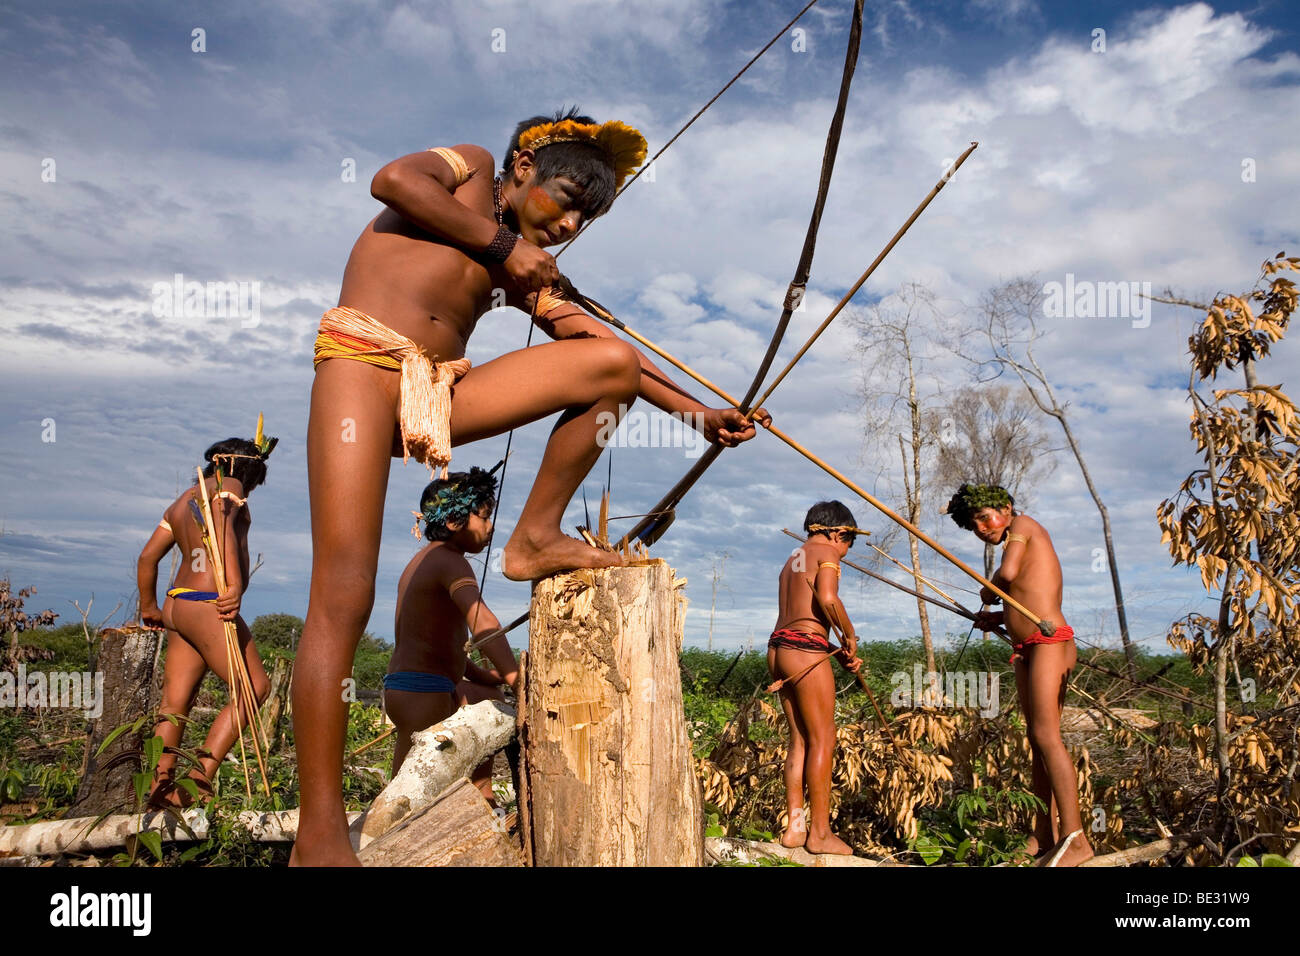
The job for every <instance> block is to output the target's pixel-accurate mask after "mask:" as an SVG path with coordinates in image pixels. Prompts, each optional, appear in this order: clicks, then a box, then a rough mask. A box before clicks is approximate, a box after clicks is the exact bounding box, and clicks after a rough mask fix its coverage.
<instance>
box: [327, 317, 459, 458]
mask: <svg viewBox="0 0 1300 956" xmlns="http://www.w3.org/2000/svg"><path fill="white" fill-rule="evenodd" d="M332 358H346V359H353V360H355V361H359V362H366V363H368V364H370V365H376V366H378V367H380V368H386V369H394V370H400V371H401V373H402V393H401V394H402V398H401V408H400V411H399V414H398V423H399V425H400V426H401V429H402V460H403V461H404V462H405V461H409V460H410V459H411V458H415V459H416V460H417V461H420V462H422V463H423V464H424V465H426V466H427V467H428V468H429V470H430V472H434V473H436V474H437V475H438V476H439V477H442V478H445V477H447V466H448V465H449V464H451V387H452V385H454V384H455V383H456V381H457V380H458V379H460V378H461V377H462V376H463V375H464V374H465V373H466V372H468V371H469V369H470V361H469V359H465V358H459V359H449V360H447V361H445V362H438V363H434V362H431V361H430V360H429V356H428V355H427V354H425V351H424V349H422V348H420V346H418V345H416V344H415V343H414V342H412V341H411V340H410V339H408V338H407V337H406V336H404V335H402V334H401V333H399V332H394V331H393V330H392V329H390V328H389V327H388V326H386V325H384V324H383V323H382V322H379V321H377V320H376V319H374V318H372V317H370V316H369V315H366V313H364V312H361V311H358V310H357V309H349V308H344V307H339V308H334V309H330V310H329V311H328V312H326V313H325V314H324V315H323V316H322V317H321V323H320V331H319V332H318V333H317V335H316V349H315V357H314V361H313V364H314V365H316V366H319V365H320V363H321V362H324V361H327V360H328V359H332Z"/></svg>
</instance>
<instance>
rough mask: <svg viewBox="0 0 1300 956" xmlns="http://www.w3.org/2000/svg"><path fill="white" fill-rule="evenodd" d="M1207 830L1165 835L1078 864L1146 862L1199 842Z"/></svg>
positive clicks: (1106, 864)
mask: <svg viewBox="0 0 1300 956" xmlns="http://www.w3.org/2000/svg"><path fill="white" fill-rule="evenodd" d="M1209 832H1210V831H1209V830H1204V831H1202V830H1197V831H1196V832H1195V833H1185V834H1183V835H1182V836H1171V837H1167V838H1166V839H1163V840H1156V841H1155V842H1153V843H1144V844H1142V845H1141V846H1134V847H1129V848H1128V849H1127V850H1119V851H1118V852H1115V853H1107V854H1105V855H1104V856H1094V857H1093V858H1092V859H1091V860H1084V861H1083V862H1082V863H1080V864H1079V865H1080V866H1132V865H1133V864H1134V863H1146V862H1149V861H1151V860H1158V859H1160V858H1161V857H1162V856H1164V855H1166V854H1167V853H1173V852H1174V851H1175V850H1185V849H1187V848H1188V847H1190V846H1195V845H1196V844H1198V843H1200V842H1201V837H1202V836H1204V835H1205V834H1208V833H1209Z"/></svg>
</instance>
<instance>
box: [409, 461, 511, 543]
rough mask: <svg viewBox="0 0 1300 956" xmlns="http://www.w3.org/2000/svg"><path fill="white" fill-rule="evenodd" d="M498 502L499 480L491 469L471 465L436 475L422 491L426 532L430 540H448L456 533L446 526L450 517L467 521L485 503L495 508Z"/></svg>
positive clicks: (421, 514)
mask: <svg viewBox="0 0 1300 956" xmlns="http://www.w3.org/2000/svg"><path fill="white" fill-rule="evenodd" d="M493 471H495V469H493ZM496 503H497V480H496V479H495V478H494V477H492V472H491V471H484V470H483V469H482V468H471V469H470V470H469V471H453V472H452V473H451V474H450V475H448V476H447V477H446V478H435V479H434V480H433V481H431V482H429V483H428V484H427V485H426V486H425V488H424V493H423V494H421V495H420V517H421V518H423V519H424V536H425V537H426V538H428V539H429V540H430V541H446V540H448V539H449V538H450V537H451V536H452V535H453V534H455V533H456V532H455V531H452V530H451V529H450V528H448V527H447V522H448V521H451V522H460V521H466V520H468V519H469V516H470V515H471V514H472V513H473V512H476V511H478V510H480V509H481V508H482V507H483V506H484V505H487V506H488V507H489V508H493V507H496Z"/></svg>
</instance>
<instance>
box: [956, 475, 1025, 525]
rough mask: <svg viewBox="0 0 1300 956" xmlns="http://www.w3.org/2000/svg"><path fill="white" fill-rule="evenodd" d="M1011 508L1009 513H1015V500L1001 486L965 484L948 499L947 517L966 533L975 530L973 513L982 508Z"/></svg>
mask: <svg viewBox="0 0 1300 956" xmlns="http://www.w3.org/2000/svg"><path fill="white" fill-rule="evenodd" d="M1007 505H1010V506H1011V513H1012V514H1015V513H1016V499H1015V498H1013V497H1011V492H1009V491H1007V489H1005V488H1003V487H1002V486H1001V485H976V484H971V483H969V482H967V483H966V484H964V485H962V486H961V487H960V488H958V489H957V490H956V492H954V493H953V496H952V497H951V498H950V499H948V507H947V511H948V517H950V518H952V520H953V521H955V522H956V523H957V527H959V528H965V529H966V530H967V531H974V530H975V513H976V512H978V511H980V510H982V509H984V508H1002V507H1005V506H1007Z"/></svg>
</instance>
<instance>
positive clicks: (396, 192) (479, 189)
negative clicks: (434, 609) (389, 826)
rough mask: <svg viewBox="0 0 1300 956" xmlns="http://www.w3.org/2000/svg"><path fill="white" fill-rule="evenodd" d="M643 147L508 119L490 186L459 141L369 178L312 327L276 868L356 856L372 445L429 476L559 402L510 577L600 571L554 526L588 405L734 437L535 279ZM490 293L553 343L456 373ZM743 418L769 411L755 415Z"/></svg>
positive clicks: (600, 207)
mask: <svg viewBox="0 0 1300 956" xmlns="http://www.w3.org/2000/svg"><path fill="white" fill-rule="evenodd" d="M644 158H645V140H644V138H643V137H642V136H641V134H640V133H638V132H637V131H636V130H634V129H631V128H630V127H627V126H624V125H623V124H621V123H616V122H613V123H605V124H603V125H597V124H596V123H595V121H594V120H591V118H590V117H586V116H578V115H576V113H574V112H573V111H571V112H569V113H567V114H564V115H560V114H557V115H556V116H554V117H546V116H537V117H533V118H532V119H528V120H525V121H524V122H522V123H520V124H519V126H518V128H517V129H516V131H515V135H514V136H513V138H512V139H511V141H510V145H509V147H508V148H507V150H506V153H505V157H504V161H503V167H504V169H503V172H502V173H501V175H499V176H497V177H495V178H494V177H493V174H492V171H493V169H494V163H493V160H492V156H491V155H490V154H489V153H488V151H487V150H485V149H483V148H482V147H480V146H472V145H468V144H462V145H460V146H456V147H454V148H450V149H448V148H445V147H439V148H436V149H432V150H428V151H425V152H421V153H413V154H411V155H409V156H404V157H402V158H401V159H398V160H395V161H393V162H391V163H389V164H388V165H387V166H385V167H384V168H383V169H381V170H380V171H379V172H378V174H376V176H375V178H374V181H373V183H372V184H371V192H372V194H373V195H374V196H375V198H376V199H378V200H380V201H381V202H383V203H384V204H385V206H386V208H385V209H384V210H383V211H382V212H380V213H379V215H378V216H376V217H375V218H374V219H373V220H372V221H371V222H370V224H369V225H368V226H366V228H365V231H364V232H363V233H362V234H361V237H360V238H359V239H358V240H357V242H356V245H355V246H354V247H353V249H352V256H351V258H350V259H349V260H348V264H347V270H346V271H345V273H344V275H343V287H342V290H341V291H340V294H339V306H338V307H337V308H335V309H331V310H330V311H329V312H327V313H325V316H324V317H323V318H322V320H321V327H320V333H319V335H318V336H317V339H316V378H315V382H314V384H313V386H312V394H311V417H310V421H309V424H308V431H307V473H308V483H309V487H310V494H311V529H312V575H311V597H310V601H309V603H308V608H307V622H306V626H305V627H304V628H303V634H302V641H301V644H300V648H299V655H298V664H297V668H296V670H295V673H294V687H293V713H294V733H295V735H296V738H297V744H298V770H299V783H300V789H301V818H300V822H299V828H298V836H297V841H296V842H295V844H294V850H293V856H292V862H293V863H294V864H297V865H327V864H351V865H356V863H357V860H356V856H355V855H354V854H353V852H352V849H351V845H350V844H349V842H348V834H347V819H346V817H345V815H344V812H343V794H342V773H343V740H344V731H345V726H346V720H347V708H346V705H345V703H344V701H343V695H342V687H343V681H344V680H345V679H346V678H347V677H348V676H349V673H350V672H351V667H352V657H353V654H354V652H355V650H356V645H357V641H358V640H359V639H360V636H361V633H362V630H363V628H364V627H365V624H366V621H367V619H368V618H369V616H370V609H371V605H372V604H373V602H374V591H375V569H376V567H377V564H378V560H379V539H380V527H381V523H382V519H383V509H384V495H385V492H386V490H387V485H388V470H389V460H390V458H391V457H393V456H396V455H402V456H403V457H406V456H409V455H414V456H415V457H417V458H419V459H420V460H421V461H424V462H425V463H427V464H429V465H430V466H431V467H442V468H444V469H445V466H446V464H447V462H448V461H449V460H450V457H451V446H452V445H458V444H463V443H465V442H472V441H476V440H478V439H480V438H487V437H489V436H492V435H497V434H500V433H502V432H505V431H507V430H509V429H511V428H514V427H516V426H519V425H524V424H526V423H528V422H532V421H536V420H537V419H539V418H544V417H546V416H548V415H552V414H554V413H556V412H559V413H560V417H559V421H558V422H557V424H556V426H555V429H554V431H552V433H551V438H550V441H549V442H548V444H547V446H546V452H545V454H544V455H543V457H542V461H541V465H540V466H539V468H538V470H537V477H536V480H535V481H534V483H533V487H532V490H531V492H530V494H529V496H528V499H527V501H526V502H525V504H524V508H523V512H522V513H521V514H520V516H519V520H518V521H517V523H516V524H515V528H514V533H513V534H512V535H511V537H510V540H509V542H507V544H506V546H505V548H504V550H503V552H502V558H503V570H504V572H505V574H506V576H507V577H509V578H512V579H514V580H521V581H526V580H533V579H537V578H540V577H544V576H546V575H549V574H552V573H554V572H556V571H561V570H565V569H569V568H582V567H604V566H608V565H611V564H618V563H619V558H618V557H617V556H616V555H614V554H611V553H608V552H604V551H600V550H597V549H595V548H591V547H588V546H587V545H586V544H584V543H583V542H581V541H577V540H575V539H573V538H569V537H566V536H565V535H564V534H563V533H562V532H561V531H560V519H561V517H562V516H563V514H564V509H565V506H566V505H567V504H568V502H569V499H570V498H571V497H572V495H573V493H574V491H575V490H576V489H577V487H578V485H579V484H580V483H581V481H582V479H583V478H584V477H585V476H586V474H587V472H588V471H589V470H590V469H591V466H592V465H593V464H595V462H596V459H597V458H598V457H599V456H600V453H601V447H600V444H599V443H598V441H597V438H598V436H599V435H600V434H601V433H602V425H604V424H605V423H607V422H608V421H609V419H608V417H607V416H609V415H613V416H615V420H617V419H619V418H621V417H622V415H623V413H624V412H625V411H626V410H627V408H628V406H630V405H631V404H632V403H633V402H634V401H635V400H636V399H637V398H638V397H642V398H645V399H646V400H647V401H649V402H650V403H651V404H653V405H655V406H657V407H658V408H661V409H663V410H664V411H667V412H676V413H692V414H693V415H698V416H700V417H699V418H692V419H691V420H692V421H698V422H700V423H701V430H702V431H703V432H704V434H705V436H706V437H707V438H708V439H709V440H711V441H715V442H717V443H718V444H720V445H724V446H732V445H736V444H738V443H740V442H742V441H747V440H748V439H750V438H752V437H753V435H754V428H753V426H752V425H751V424H750V423H749V422H747V421H746V420H745V419H744V418H743V416H742V415H741V414H740V412H739V411H738V410H736V409H710V408H706V407H705V406H704V405H702V404H700V403H699V402H697V401H695V400H694V399H692V398H691V397H690V396H689V395H687V394H686V393H685V392H684V391H682V390H681V389H680V388H678V387H677V386H676V385H674V384H673V383H672V382H671V381H670V380H669V379H668V377H667V376H666V375H664V374H663V373H662V372H661V371H660V370H659V369H657V368H656V367H655V366H654V365H653V364H651V363H650V362H649V361H648V360H647V359H646V358H645V357H644V356H643V355H641V353H639V352H638V351H637V350H636V349H634V348H633V347H632V346H630V345H627V344H626V343H624V342H622V341H620V340H619V339H616V338H614V337H613V335H612V333H611V331H610V330H609V329H608V328H606V327H605V326H604V325H601V324H600V323H598V322H596V321H595V320H594V319H591V318H588V317H587V316H586V315H585V314H583V313H582V312H581V310H580V309H578V308H577V307H576V306H574V305H573V304H572V303H567V302H564V301H563V300H562V299H561V298H560V297H559V296H557V295H555V294H553V293H552V292H551V291H550V290H549V287H551V286H553V285H555V284H556V282H557V281H558V279H559V271H558V270H557V268H556V265H555V260H554V259H553V258H552V257H551V256H550V255H549V254H548V253H546V252H544V251H543V247H544V246H550V245H554V244H556V243H559V242H564V241H565V240H567V239H569V238H570V237H572V236H573V235H574V234H576V233H577V231H578V229H579V228H580V227H581V225H582V224H583V222H584V221H586V220H587V219H590V218H593V217H595V216H599V215H601V214H602V213H604V212H605V211H606V210H607V209H608V208H609V206H610V203H611V202H612V201H613V197H614V193H615V190H616V188H617V187H618V186H619V185H620V184H621V183H622V182H623V180H624V178H625V177H626V176H627V175H628V173H629V172H630V171H631V170H633V169H635V168H636V167H637V166H638V165H640V164H641V162H643V161H644ZM498 293H503V294H504V296H505V300H506V302H507V303H509V304H511V305H514V306H517V307H518V308H520V309H523V310H524V311H525V312H528V313H529V314H531V315H532V316H533V318H534V321H535V322H536V324H537V325H538V327H539V328H541V329H542V330H543V331H544V332H546V333H547V334H548V335H549V336H551V337H552V338H554V339H557V340H558V341H556V342H553V343H549V344H545V345H538V346H535V347H533V348H528V349H523V350H520V351H517V352H511V353H508V354H506V355H502V356H500V357H499V358H496V359H493V360H492V361H490V362H485V363H484V364H482V365H480V366H477V367H475V368H470V367H469V363H468V362H467V361H465V359H464V355H465V344H466V342H467V341H468V340H469V337H470V335H471V334H472V333H473V332H474V328H475V325H476V324H477V322H478V320H479V318H480V317H481V316H482V315H483V314H484V313H486V312H487V311H488V310H489V309H493V308H495V307H496V306H498V305H500V301H499V296H498ZM339 359H344V360H345V361H338V360H339ZM348 360H350V361H348ZM754 419H755V421H758V422H760V423H762V424H767V423H768V421H770V419H768V418H767V416H766V413H765V412H763V411H762V410H761V409H760V410H758V412H757V413H756V414H755V416H754ZM444 473H445V472H444Z"/></svg>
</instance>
